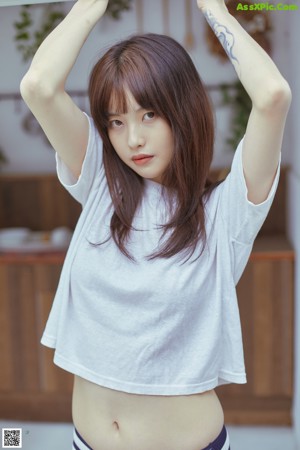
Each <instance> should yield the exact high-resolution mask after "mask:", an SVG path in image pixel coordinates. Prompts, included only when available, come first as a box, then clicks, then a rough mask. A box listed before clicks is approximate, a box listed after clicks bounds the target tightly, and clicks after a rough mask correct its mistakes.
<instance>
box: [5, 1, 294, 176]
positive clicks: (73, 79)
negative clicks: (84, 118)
mask: <svg viewBox="0 0 300 450" xmlns="http://www.w3.org/2000/svg"><path fill="white" fill-rule="evenodd" d="M170 4H171V6H172V8H170V33H171V35H172V36H173V37H174V38H176V39H177V40H178V41H179V42H181V43H183V42H184V36H185V21H184V2H183V1H182V0H172V2H170ZM71 6H72V4H70V3H66V4H65V8H66V10H68V9H70V7H71ZM193 9H194V10H193V25H194V34H195V38H196V47H195V49H194V50H193V51H192V52H191V56H192V58H193V60H194V62H195V64H196V66H197V68H198V70H199V72H200V74H201V76H202V78H203V80H204V81H205V83H206V84H208V85H209V84H216V83H220V82H231V81H233V80H236V75H235V72H234V69H233V68H232V66H231V64H230V63H222V62H220V61H219V60H217V59H216V58H215V57H214V56H211V55H210V54H209V51H208V49H207V45H206V42H205V37H204V19H203V17H202V15H201V13H200V12H199V11H198V9H197V6H196V1H194V2H193ZM18 13H19V7H17V6H15V7H4V8H1V10H0V30H1V39H0V61H1V70H0V95H1V94H2V93H5V92H18V91H19V83H20V80H21V78H22V76H23V75H24V73H25V72H26V70H27V67H28V64H27V65H25V64H23V63H22V61H21V55H20V54H19V53H18V52H17V51H16V48H15V43H14V41H13V36H14V27H13V22H14V21H16V20H17V19H18V17H19V15H18ZM37 14H40V12H38V13H37ZM143 17H144V30H143V31H145V32H150V31H152V32H157V33H163V32H164V28H163V18H162V17H163V15H162V2H161V1H160V0H151V2H149V1H145V0H144V15H143ZM136 19H137V18H136V10H135V8H133V10H132V11H129V12H126V13H125V14H123V19H122V20H121V21H120V22H119V21H117V22H115V21H113V20H111V19H109V18H107V17H105V18H104V19H102V20H101V21H100V23H99V24H98V25H97V26H96V28H95V29H94V31H93V33H92V35H91V36H90V38H89V40H88V41H87V43H86V44H85V46H84V48H83V51H82V53H81V54H80V56H79V58H78V61H77V63H76V65H75V67H74V70H73V72H72V73H71V75H70V78H69V81H68V88H69V89H78V90H84V89H86V86H87V83H88V74H89V72H90V70H91V68H92V66H93V64H94V63H95V62H96V60H97V58H98V56H99V54H100V53H101V50H102V49H103V47H108V46H110V45H111V44H112V43H114V42H115V41H116V40H119V39H120V38H123V37H126V36H128V35H129V34H132V33H135V32H137V30H138V26H137V20H136ZM281 22H282V19H281V18H280V17H279V15H277V16H276V15H275V14H274V23H275V26H274V32H273V42H274V58H276V61H277V62H278V64H280V65H281V66H282V68H283V69H284V67H285V64H284V63H283V61H284V58H286V52H285V49H284V48H283V46H282V36H281V34H282V31H281V26H280V24H281ZM212 98H213V101H214V104H215V105H216V118H217V139H216V152H215V157H214V161H213V165H214V166H224V165H229V164H230V162H231V160H232V156H233V153H232V151H230V150H227V149H224V145H223V144H222V143H223V142H224V140H225V138H226V137H227V136H228V134H227V128H228V124H229V122H228V121H229V115H228V110H227V109H226V108H217V103H218V95H217V94H212ZM75 101H76V99H75ZM80 106H81V107H82V108H84V109H86V110H87V109H88V102H87V100H86V101H83V100H80ZM26 117H28V110H27V107H26V105H25V104H24V103H22V102H13V101H0V147H3V148H4V150H5V152H6V154H7V156H8V158H9V163H8V164H7V165H6V166H5V167H4V169H3V172H9V173H11V172H39V173H41V172H43V173H44V172H53V171H54V169H55V167H54V158H53V151H52V149H51V148H50V147H49V146H48V145H47V144H46V143H45V140H44V139H43V137H41V136H40V135H37V136H35V137H32V136H31V135H29V134H28V133H25V132H24V130H23V128H22V122H23V121H24V120H25V119H26ZM287 148H288V146H287ZM287 159H288V154H287V152H285V153H284V157H283V162H286V161H287Z"/></svg>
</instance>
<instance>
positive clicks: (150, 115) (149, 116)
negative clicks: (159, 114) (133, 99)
mask: <svg viewBox="0 0 300 450" xmlns="http://www.w3.org/2000/svg"><path fill="white" fill-rule="evenodd" d="M154 117H155V112H153V111H149V112H147V113H146V114H144V119H145V120H151V119H154Z"/></svg>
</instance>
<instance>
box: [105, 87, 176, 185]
mask: <svg viewBox="0 0 300 450" xmlns="http://www.w3.org/2000/svg"><path fill="white" fill-rule="evenodd" d="M126 98H127V113H126V114H119V113H118V111H116V110H115V108H114V104H113V103H112V104H111V105H110V111H108V113H109V114H108V117H109V118H108V120H109V124H108V136H109V139H110V142H111V144H112V146H113V147H114V149H115V151H116V152H117V154H118V155H119V157H120V158H121V160H122V161H123V162H124V163H125V164H126V165H127V166H128V167H130V168H131V169H132V170H134V171H135V172H136V173H137V174H138V175H140V176H141V177H143V178H147V179H150V180H153V181H156V182H157V183H161V178H162V174H163V173H164V172H165V170H166V168H167V167H168V165H169V164H170V161H171V159H172V155H173V151H174V150H173V149H174V144H173V135H172V131H171V128H170V126H169V124H168V123H167V122H166V120H165V119H163V118H161V117H159V116H158V115H157V114H156V113H155V111H152V110H150V109H149V110H148V109H143V108H141V106H140V105H139V104H138V103H137V102H136V100H135V99H134V97H133V95H132V94H131V93H130V91H129V90H127V91H126Z"/></svg>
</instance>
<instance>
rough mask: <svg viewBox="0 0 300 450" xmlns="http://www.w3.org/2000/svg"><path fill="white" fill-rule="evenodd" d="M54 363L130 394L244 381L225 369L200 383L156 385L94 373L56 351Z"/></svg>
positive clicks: (180, 390) (181, 390)
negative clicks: (125, 380) (136, 382)
mask: <svg viewBox="0 0 300 450" xmlns="http://www.w3.org/2000/svg"><path fill="white" fill-rule="evenodd" d="M54 363H55V364H56V365H57V366H59V367H61V368H62V369H64V370H66V371H67V372H71V373H73V374H74V375H77V376H80V377H81V378H84V379H85V380H87V381H90V382H92V383H95V384H98V385H100V386H103V387H106V388H109V389H113V390H117V391H121V392H127V393H130V394H141V395H190V394H199V393H202V392H206V391H209V390H211V389H214V388H216V387H217V386H220V385H222V384H227V383H237V384H244V383H246V374H245V373H241V374H236V373H231V372H227V371H220V372H219V376H217V377H215V378H213V379H210V380H207V381H205V382H202V383H197V384H188V385H182V384H172V385H169V384H168V385H163V384H160V385H157V384H151V385H149V384H135V383H130V382H124V381H120V380H117V379H114V378H107V377H103V376H100V375H98V374H96V373H95V372H93V371H91V370H89V369H86V368H85V367H83V366H82V365H80V364H77V363H74V362H71V361H69V360H68V359H67V358H65V357H64V356H62V355H60V354H59V353H58V352H57V351H56V352H55V355H54Z"/></svg>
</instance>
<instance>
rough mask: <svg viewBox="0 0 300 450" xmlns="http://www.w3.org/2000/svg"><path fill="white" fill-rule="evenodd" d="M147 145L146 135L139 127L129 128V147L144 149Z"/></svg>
mask: <svg viewBox="0 0 300 450" xmlns="http://www.w3.org/2000/svg"><path fill="white" fill-rule="evenodd" d="M144 145H145V135H144V133H143V131H142V130H141V128H140V127H139V126H137V125H132V126H130V127H129V128H128V146H129V148H131V149H136V148H138V147H143V146H144Z"/></svg>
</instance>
